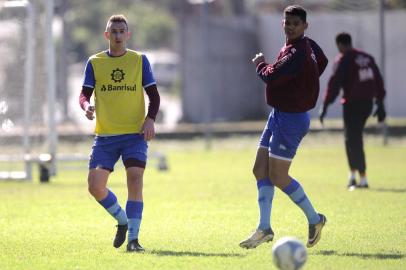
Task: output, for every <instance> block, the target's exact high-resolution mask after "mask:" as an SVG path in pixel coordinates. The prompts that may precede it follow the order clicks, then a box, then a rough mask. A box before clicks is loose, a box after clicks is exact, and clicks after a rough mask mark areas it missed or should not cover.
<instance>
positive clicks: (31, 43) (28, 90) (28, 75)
mask: <svg viewBox="0 0 406 270" xmlns="http://www.w3.org/2000/svg"><path fill="white" fill-rule="evenodd" d="M26 12H27V21H26V31H27V32H26V33H27V44H26V46H27V47H26V53H27V59H26V61H25V67H24V68H25V71H24V74H25V76H24V80H25V82H24V125H23V126H24V135H23V148H24V155H25V172H26V178H27V180H32V163H31V160H30V154H31V140H30V126H31V99H32V91H33V89H32V87H33V85H34V68H35V65H34V49H35V38H34V24H35V18H34V16H35V12H34V6H33V5H32V4H30V3H28V2H26Z"/></svg>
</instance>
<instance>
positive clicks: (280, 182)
mask: <svg viewBox="0 0 406 270" xmlns="http://www.w3.org/2000/svg"><path fill="white" fill-rule="evenodd" d="M269 178H270V179H271V181H272V183H273V184H274V185H275V186H277V187H279V188H281V187H282V186H285V182H286V181H285V180H286V178H287V176H286V175H285V174H282V173H280V172H278V171H271V172H270V173H269Z"/></svg>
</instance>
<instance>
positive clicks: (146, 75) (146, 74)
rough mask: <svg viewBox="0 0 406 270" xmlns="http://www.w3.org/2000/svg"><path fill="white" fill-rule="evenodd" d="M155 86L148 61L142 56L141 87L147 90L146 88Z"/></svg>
mask: <svg viewBox="0 0 406 270" xmlns="http://www.w3.org/2000/svg"><path fill="white" fill-rule="evenodd" d="M154 84H156V82H155V79H154V75H153V74H152V68H151V65H150V63H149V61H148V58H147V56H145V55H142V87H144V89H145V88H147V87H148V86H151V85H154Z"/></svg>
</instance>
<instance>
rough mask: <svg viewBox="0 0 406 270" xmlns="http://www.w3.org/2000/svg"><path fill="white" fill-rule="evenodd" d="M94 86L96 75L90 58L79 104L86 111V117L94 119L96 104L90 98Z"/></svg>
mask: <svg viewBox="0 0 406 270" xmlns="http://www.w3.org/2000/svg"><path fill="white" fill-rule="evenodd" d="M94 86H95V77H94V72H93V67H92V64H91V62H90V60H88V61H87V64H86V68H85V75H84V81H83V86H82V91H81V92H80V95H79V105H80V107H81V108H82V110H84V111H85V113H86V117H87V118H88V119H89V120H93V119H94V106H92V105H91V104H90V98H91V96H92V94H93V89H94Z"/></svg>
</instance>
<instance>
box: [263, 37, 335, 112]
mask: <svg viewBox="0 0 406 270" xmlns="http://www.w3.org/2000/svg"><path fill="white" fill-rule="evenodd" d="M327 62H328V60H327V57H326V56H325V55H324V53H323V51H322V49H321V48H320V47H319V46H318V45H317V43H316V42H315V41H313V40H312V39H310V38H308V37H305V36H304V37H302V38H300V39H298V40H296V41H294V42H292V43H289V44H285V46H283V47H282V49H281V50H280V52H279V55H278V58H277V59H276V62H275V63H274V64H267V63H265V62H261V63H259V64H258V65H257V74H258V75H259V77H260V78H261V79H262V80H263V81H264V82H265V83H266V102H267V104H268V105H270V106H272V107H274V108H275V109H278V110H280V111H283V112H289V113H299V112H306V111H308V110H310V109H312V108H314V106H315V105H316V102H317V98H318V96H319V90H320V86H319V77H320V75H321V74H322V73H323V71H324V70H325V68H326V66H327Z"/></svg>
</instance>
